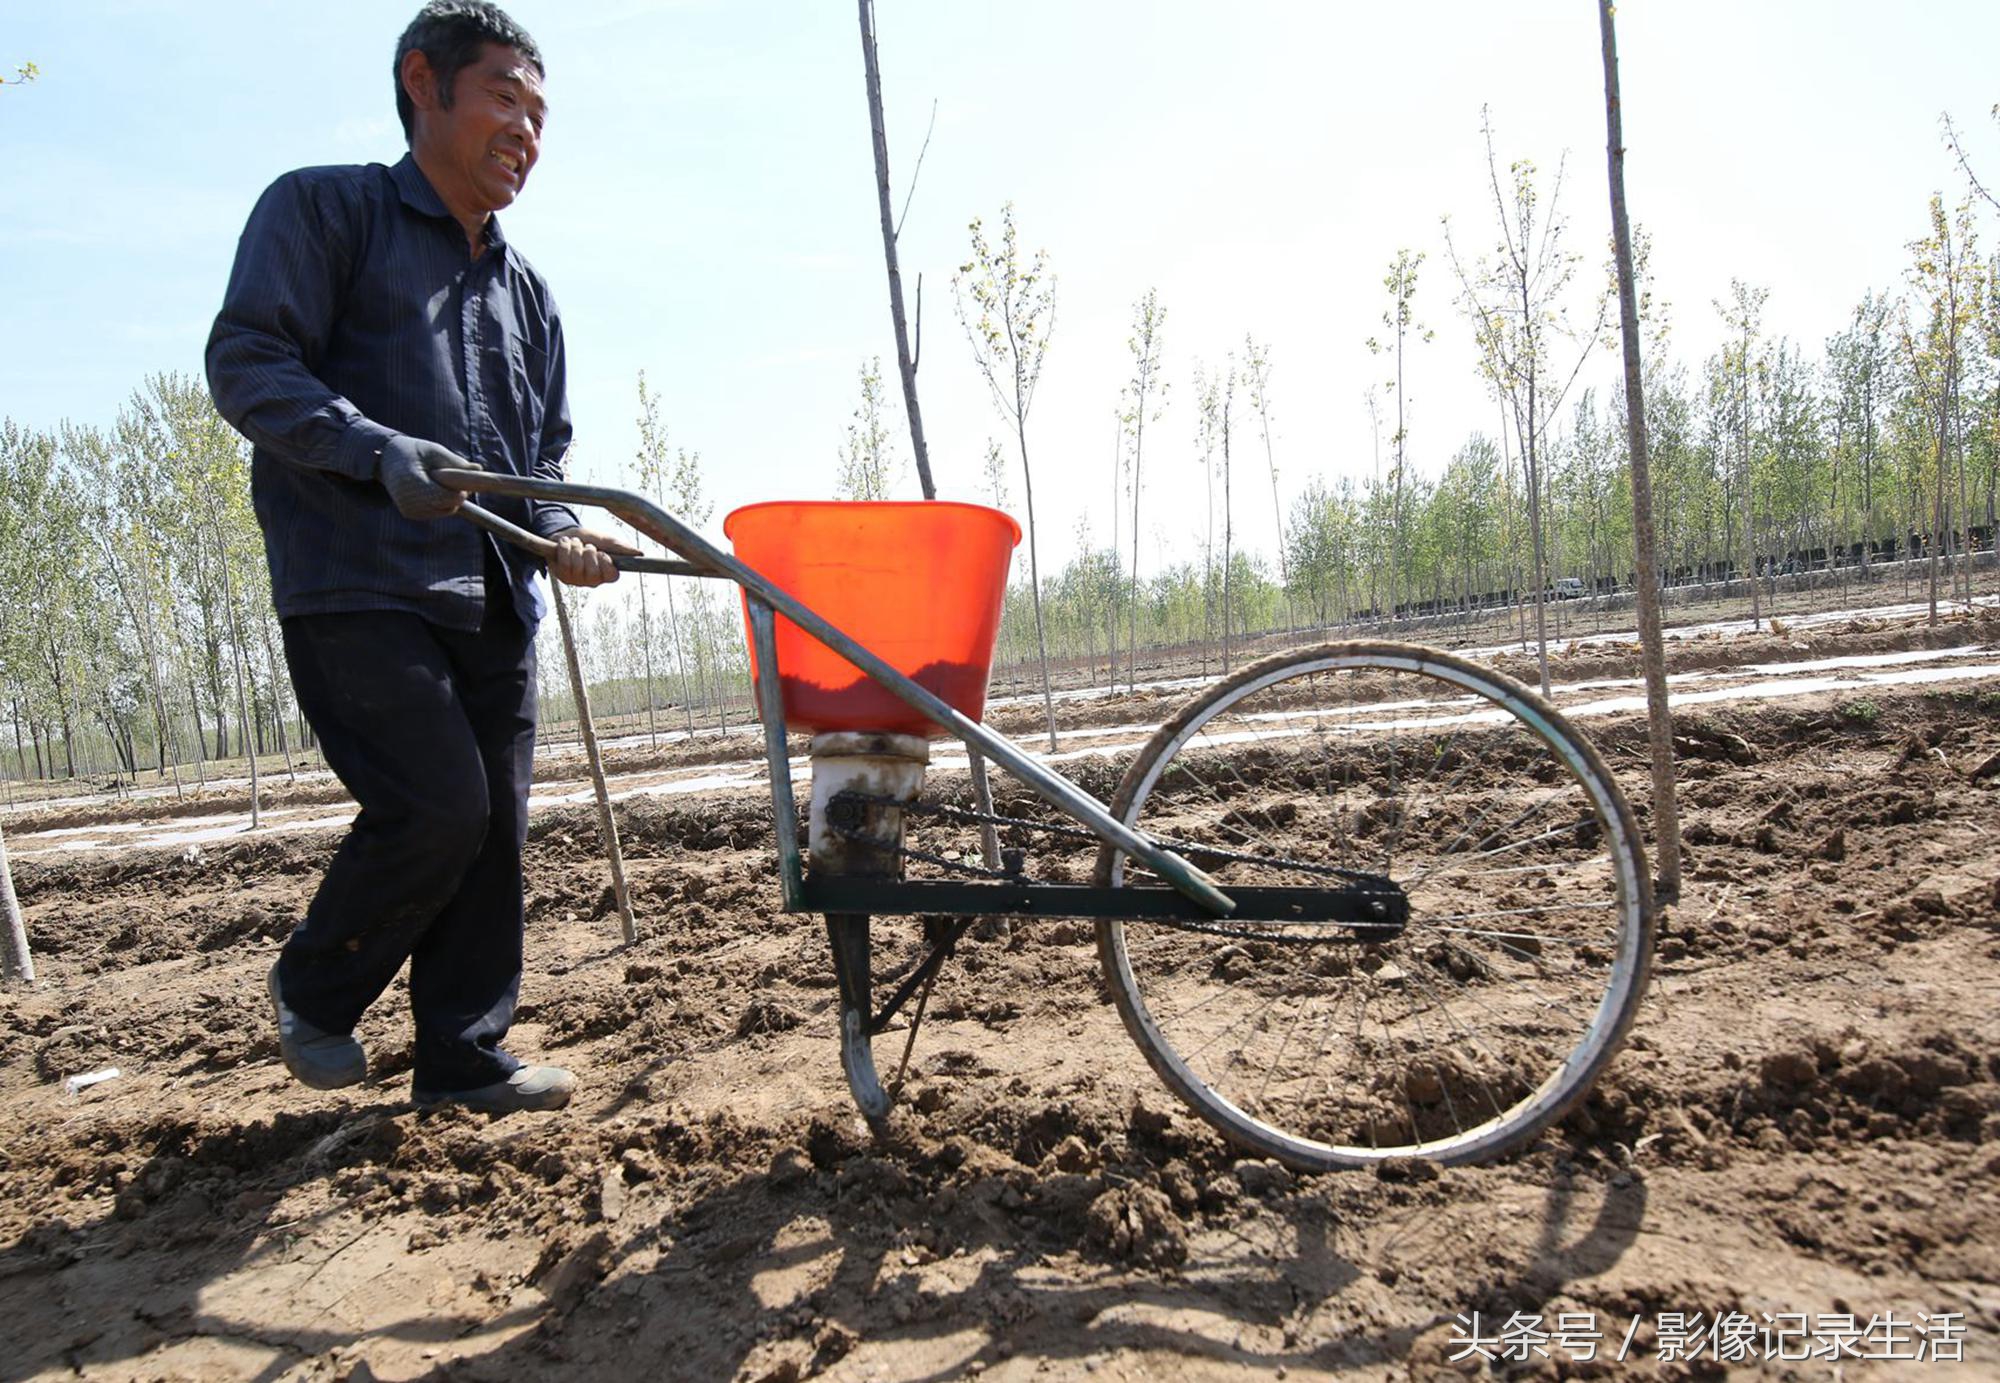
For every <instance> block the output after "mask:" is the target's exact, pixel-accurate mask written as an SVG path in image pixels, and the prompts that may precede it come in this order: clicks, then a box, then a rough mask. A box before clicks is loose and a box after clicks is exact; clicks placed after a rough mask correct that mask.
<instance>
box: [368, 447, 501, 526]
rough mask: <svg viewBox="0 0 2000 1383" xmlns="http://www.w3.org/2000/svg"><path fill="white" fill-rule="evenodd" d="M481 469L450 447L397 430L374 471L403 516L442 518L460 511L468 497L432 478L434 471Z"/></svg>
mask: <svg viewBox="0 0 2000 1383" xmlns="http://www.w3.org/2000/svg"><path fill="white" fill-rule="evenodd" d="M479 469H481V467H480V465H479V463H478V462H476V461H468V460H466V459H465V458H464V457H463V456H460V455H459V454H458V453H457V452H455V451H452V450H451V449H450V448H449V447H441V446H439V445H438V444H437V443H436V442H426V441H425V440H424V439H423V438H421V437H406V436H404V435H403V434H401V433H398V434H397V435H396V436H394V437H392V438H390V439H389V440H388V441H387V442H386V443H384V444H383V446H382V456H381V459H380V460H379V461H378V462H376V467H375V473H376V474H377V475H378V476H380V477H381V480H382V488H383V489H385V490H387V491H388V492H389V498H390V499H391V500H392V501H394V503H395V505H396V510H397V512H398V513H400V514H401V515H402V516H403V517H404V518H406V519H442V518H446V517H449V516H450V515H452V514H455V513H457V512H458V506H459V505H461V504H463V503H465V496H464V495H462V494H460V493H459V492H458V491H456V490H447V489H446V488H445V487H444V486H442V485H440V484H438V483H437V482H436V481H435V480H432V479H431V472H432V471H476V470H479Z"/></svg>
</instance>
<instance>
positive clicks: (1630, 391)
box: [1597, 0, 1681, 902]
mask: <svg viewBox="0 0 2000 1383" xmlns="http://www.w3.org/2000/svg"><path fill="white" fill-rule="evenodd" d="M1611 12H1612V0H1598V5H1597V16H1598V27H1599V28H1600V29H1601V30H1602V33H1603V46H1604V111H1605V127H1606V129H1605V132H1606V140H1605V148H1606V154H1607V161H1608V163H1609V172H1610V181H1611V235H1612V243H1613V246H1614V248H1615V251H1616V254H1617V257H1618V320H1619V336H1620V337H1621V339H1622V341H1623V344H1624V348H1625V432H1626V439H1627V444H1628V446H1629V448H1630V453H1631V455H1630V460H1631V468H1632V547H1633V554H1632V555H1633V565H1634V567H1635V569H1636V571H1635V576H1636V580H1637V584H1638V587H1639V590H1638V605H1639V650H1640V660H1641V663H1642V664H1643V667H1644V673H1645V679H1646V720H1647V731H1648V740H1649V742H1650V745H1651V748H1652V761H1653V837H1654V850H1655V857H1654V861H1653V863H1654V868H1655V871H1656V879H1657V882H1656V883H1655V885H1654V896H1655V897H1656V898H1657V899H1659V900H1661V901H1664V902H1673V901H1676V900H1677V899H1678V898H1679V897H1680V890H1681V831H1680V811H1679V808H1678V806H1677V804H1676V799H1675V793H1674V737H1673V717H1672V713H1671V712H1670V711H1669V710H1668V707H1667V674H1666V654H1665V649H1664V645H1663V643H1662V640H1661V634H1660V581H1659V560H1658V558H1657V556H1656V554H1655V550H1654V537H1653V480H1652V470H1651V463H1650V458H1649V457H1648V456H1647V454H1646V401H1645V392H1644V391H1645V381H1644V371H1643V369H1642V367H1641V360H1640V353H1639V306H1638V293H1637V289H1636V287H1635V285H1634V283H1633V274H1632V226H1631V222H1630V220H1629V218H1628V216H1627V213H1626V207H1625V139H1624V133H1623V125H1624V119H1623V114H1624V113H1623V111H1622V110H1621V108H1620V101H1619V96H1618V39H1617V34H1616V32H1615V31H1614V29H1613V26H1612V13H1611Z"/></svg>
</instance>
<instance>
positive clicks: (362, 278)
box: [208, 0, 632, 1112]
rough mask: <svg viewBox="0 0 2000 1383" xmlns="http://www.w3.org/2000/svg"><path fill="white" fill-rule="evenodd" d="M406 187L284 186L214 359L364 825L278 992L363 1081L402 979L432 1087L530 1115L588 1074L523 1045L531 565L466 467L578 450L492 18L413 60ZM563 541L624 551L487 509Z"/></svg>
mask: <svg viewBox="0 0 2000 1383" xmlns="http://www.w3.org/2000/svg"><path fill="white" fill-rule="evenodd" d="M395 78H396V108H397V113H398V114H399V115H400V116H401V117H402V122H403V132H404V136H405V138H406V139H407V141H408V143H409V152H408V154H407V155H405V157H404V158H403V159H402V161H401V162H399V163H397V164H396V165H395V166H394V167H384V166H383V165H381V164H369V165H366V166H350V167H330V168H307V169H302V170H300V171H298V172H294V173H288V174H286V175H285V176H284V177H282V178H280V179H278V181H277V182H276V183H274V184H272V186H271V187H270V189H269V190H268V191H266V192H265V193H264V195H263V197H262V199H261V200H259V202H258V203H257V207H256V209H255V210H254V211H253V212H252V213H251V215H250V220H249V223H248V225H247V226H246V227H245V229H244V232H243V238H242V240H241V242H240V243H239V245H238V247H237V252H236V264H235V268H234V269H233V271H232V272H231V274H230V278H229V288H228V291H227V293H226V295H225V297H224V300H223V305H222V311H221V313H220V314H219V315H218V316H217V318H216V321H215V328H214V331H213V332H212V333H211V335H210V337H209V342H208V379H209V387H210V389H211V391H212V392H213V393H214V395H215V403H216V407H217V408H218V409H219V410H220V411H221V413H222V415H223V416H224V417H225V418H227V419H228V420H229V421H230V422H231V423H233V424H234V425H235V426H236V427H237V428H238V429H239V430H240V431H241V432H242V433H243V434H244V435H245V436H247V437H248V438H249V439H250V440H251V442H252V443H253V445H254V451H253V458H252V465H251V491H252V497H253V499H254V501H255V505H256V511H257V519H258V523H259V524H260V526H261V527H262V528H263V531H264V549H265V554H266V556H267V558H268V559H269V562H270V567H271V587H272V593H273V596H274V599H275V601H276V606H277V612H278V616H279V618H280V620H281V622H282V627H283V630H284V642H285V660H286V663H287V664H288V665H289V667H290V669H291V674H292V685H293V687H294V689H295V690H296V691H297V693H298V698H299V705H300V707H301V709H302V710H303V711H304V712H305V715H306V719H307V720H308V721H309V722H310V723H311V725H312V727H313V730H314V732H315V733H316V734H317V735H318V736H319V740H320V744H321V746H322V748H323V749H324V751H325V754H326V758H327V762H328V763H329V764H330V765H331V766H332V767H333V770H334V772H335V773H337V774H338V775H339V776H340V780H341V782H342V783H344V784H345V785H346V786H347V788H348V790H349V791H350V792H352V793H353V794H354V798H355V800H356V801H357V802H358V803H360V806H361V812H360V814H359V815H358V816H357V817H356V818H355V821H354V825H353V828H352V829H351V831H350V832H349V834H348V836H347V838H346V839H345V840H344V841H343V842H342V843H341V845H340V848H339V850H338V851H337V852H336V854H335V855H334V858H333V862H332V864H330V865H329V866H328V868H327V872H326V877H325V878H324V879H323V880H322V881H321V883H320V887H319V891H318V892H317V893H316V894H315V895H314V897H313V900H312V904H311V906H310V907H309V908H308V909H307V911H306V915H305V920H304V921H303V922H301V923H300V924H299V926H298V928H297V930H295V931H294V932H293V933H292V936H291V938H290V939H289V940H288V941H287V942H286V944H285V947H284V950H283V952H282V953H281V954H280V956H279V958H278V962H277V964H276V965H274V966H273V967H272V970H271V974H270V982H269V983H270V993H271V1001H272V1004H273V1007H274V1008H275V1010H276V1013H277V1019H278V1028H279V1046H280V1050H281V1052H282V1053H283V1056H284V1061H285V1065H286V1067H287V1068H288V1069H289V1070H290V1071H291V1073H292V1074H293V1075H294V1076H296V1077H297V1078H298V1079H299V1080H301V1081H303V1082H304V1083H305V1084H307V1085H309V1086H312V1087H313V1088H314V1089H321V1090H326V1089H334V1088H338V1087H341V1086H346V1085H352V1084H354V1083H356V1082H358V1081H360V1080H362V1079H363V1078H365V1076H366V1075H367V1058H366V1055H365V1054H364V1053H363V1051H362V1049H361V1045H360V1043H359V1042H357V1041H356V1040H355V1038H354V1036H353V1030H354V1025H355V1023H356V1022H357V1021H358V1020H359V1019H360V1017H361V1014H362V1011H363V1010H364V1009H366V1008H367V1007H368V1005H369V1004H370V1003H372V1002H373V1001H374V1000H375V999H376V998H377V997H379V996H380V995H381V993H382V991H383V990H384V989H386V988H387V987H388V985H389V982H390V981H391V980H392V979H393V978H394V977H395V975H396V973H397V971H398V970H399V969H400V968H401V967H402V965H403V963H404V961H405V960H407V961H408V962H409V965H410V1007H411V1011H412V1014H413V1016H414V1018H415V1022H416V1034H417V1036H416V1061H415V1071H414V1073H413V1076H412V1081H411V1087H412V1094H413V1096H414V1098H415V1100H416V1102H417V1103H418V1104H419V1105H430V1104H437V1103H444V1102H451V1103H458V1104H464V1105H469V1106H472V1107H474V1108H479V1109H486V1110H494V1111H501V1112H504V1111H509V1110H516V1109H552V1108H557V1107H560V1106H561V1105H564V1104H566V1103H568V1101H569V1097H570V1093H571V1091H572V1090H573V1089H574V1087H575V1080H574V1078H573V1077H572V1076H571V1075H570V1073H569V1072H567V1071H564V1070H562V1069H560V1068H558V1067H553V1066H526V1065H523V1064H522V1063H521V1062H519V1061H518V1060H516V1059H515V1058H514V1057H513V1056H510V1055H509V1054H508V1053H507V1052H506V1051H505V1050H503V1049H502V1047H501V1046H500V1042H501V1039H502V1038H503V1037H505V1035H506V1033H507V1028H508V1025H509V1024H510V1023H511V1022H512V1019H513V1014H514V1005H515V1002H516V1000H517V998H518V997H519V993H520V981H521V939H522V930H523V922H524V909H523V905H522V890H521V850H522V846H523V844H524V842H525V841H526V838H527V804H528V784H529V779H530V770H531V758H532V755H533V752H534V740H535V659H534V632H535V625H536V623H537V621H538V620H539V619H540V617H541V613H542V605H541V598H540V595H539V593H538V592H537V591H536V589H535V586H534V573H535V570H536V568H537V567H538V565H539V564H538V563H536V562H534V561H533V560H532V559H531V558H529V557H528V556H526V555H525V554H523V553H522V552H520V551H519V550H517V549H514V548H512V547H511V546H507V545H504V544H496V543H495V542H494V541H493V540H492V539H491V538H489V537H487V536H486V535H485V534H484V533H482V532H481V531H479V530H478V529H475V528H473V527H472V526H471V525H470V524H468V523H465V522H463V521H462V520H459V519H457V518H454V517H452V516H453V514H454V511H456V510H457V509H458V507H459V505H460V504H461V503H462V502H463V497H462V496H461V495H459V494H458V493H456V492H454V491H452V490H449V489H446V488H445V487H443V486H441V485H439V484H438V483H437V482H436V481H435V480H433V479H432V473H433V472H435V471H437V470H439V469H443V468H448V467H467V466H472V467H474V468H479V467H483V468H485V469H488V470H495V471H508V472H512V473H515V474H522V475H539V476H548V477H560V476H561V474H562V466H563V454H564V452H565V451H566V450H567V449H568V447H569V443H570V418H569V405H568V401H567V398H566V395H565V375H564V372H565V362H564V354H563V335H562V327H561V323H560V321H559V319H558V317H557V314H556V309H555V305H554V303H553V301H552V300H551V299H550V297H549V291H548V286H547V285H546V284H545V283H544V282H543V281H542V278H541V276H540V275H539V274H537V273H536V272H535V271H534V270H533V269H532V268H530V267H529V265H528V262H527V261H526V260H525V259H523V258H522V257H521V254H520V252H519V251H518V250H516V249H515V248H514V247H513V246H512V245H510V244H509V243H508V242H507V240H506V238H505V237H504V236H503V235H502V234H501V231H500V223H499V222H498V221H497V220H496V219H494V213H495V212H497V211H499V210H501V209H502V208H505V207H507V206H509V205H511V204H512V203H513V201H514V198H515V197H516V196H518V195H519V193H520V191H521V188H522V186H523V184H525V183H526V181H527V178H528V174H529V173H530V171H532V170H533V168H534V166H535V161H536V159H537V157H538V156H539V154H540V152H541V139H542V123H543V120H544V118H545V116H546V110H547V107H546V103H545V100H544V97H543V92H542V79H543V67H542V58H541V53H540V51H539V50H538V49H537V48H536V46H535V43H534V40H533V39H531V38H530V37H529V36H528V35H527V33H526V32H524V31H523V30H522V29H521V28H520V27H519V26H518V25H516V24H515V23H514V22H513V21H512V20H511V19H509V18H508V17H507V15H506V14H504V13H502V12H501V11H500V10H499V9H498V8H497V7H496V6H494V5H492V4H489V3H485V0H431V3H429V4H426V5H425V6H424V8H423V9H422V11H420V12H419V13H418V15H417V17H416V19H415V20H414V21H412V23H411V24H410V26H409V28H408V29H407V30H405V32H404V34H403V37H402V41H401V42H400V43H399V44H398V45H397V49H396V62H395ZM487 503H488V504H489V506H490V507H491V508H492V509H494V510H496V511H497V512H499V513H501V514H503V515H505V516H506V517H508V518H511V519H513V520H514V521H515V522H516V523H518V524H520V525H522V526H523V527H525V528H528V529H530V530H531V531H533V532H535V533H538V534H540V535H542V536H543V537H546V538H550V539H553V540H554V541H555V542H556V544H557V549H556V557H555V559H554V562H553V567H554V575H555V576H556V577H557V578H558V579H560V580H562V581H565V582H568V583H570V584H572V585H579V586H594V585H598V584H600V583H602V582H606V581H611V580H615V579H616V578H617V570H616V568H615V567H614V566H613V565H612V562H611V558H610V557H609V556H608V555H607V553H611V552H629V551H631V550H632V549H630V548H628V547H625V546H624V545H623V544H620V543H618V542H617V541H616V540H614V539H611V538H608V537H605V536H603V535H600V534H597V533H593V532H590V531H588V530H586V529H584V528H581V527H579V526H578V524H577V520H576V516H575V515H574V514H573V513H572V512H570V511H569V510H568V509H567V508H565V507H563V506H561V505H556V504H544V503H535V502H527V501H521V500H507V499H500V498H491V499H489V500H488V501H487Z"/></svg>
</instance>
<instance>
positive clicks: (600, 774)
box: [549, 581, 639, 946]
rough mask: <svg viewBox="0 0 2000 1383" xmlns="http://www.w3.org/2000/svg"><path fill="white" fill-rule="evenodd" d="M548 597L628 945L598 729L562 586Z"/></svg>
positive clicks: (631, 930)
mask: <svg viewBox="0 0 2000 1383" xmlns="http://www.w3.org/2000/svg"><path fill="white" fill-rule="evenodd" d="M549 596H550V598H551V600H552V601H553V602H554V604H555V607H556V623H557V624H559V625H561V626H562V643H563V659H564V661H565V662H567V663H568V664H569V688H570V694H571V695H572V696H573V697H575V698H576V723H577V726H578V728H579V729H580V731H581V733H582V735H583V754H584V758H585V760H586V761H587V762H588V763H589V765H590V784H591V787H592V788H593V789H594V791H595V792H596V795H597V824H598V828H599V830H601V831H602V832H603V834H604V854H605V858H607V859H608V860H609V861H610V862H611V898H612V901H613V902H614V903H616V904H617V907H618V927H619V931H620V932H621V933H622V934H623V936H624V938H625V944H626V945H628V946H629V945H631V944H632V943H633V942H635V941H637V940H638V939H639V924H638V923H637V922H636V921H634V920H633V917H632V895H631V893H630V891H629V890H627V888H626V887H625V855H624V852H623V851H621V850H620V849H619V848H618V821H617V819H616V818H615V817H613V816H612V814H611V789H610V788H609V787H608V786H607V785H606V784H605V781H604V758H603V756H602V755H601V754H599V753H598V749H597V729H596V727H595V726H593V725H592V724H591V722H590V692H589V690H588V689H587V688H586V687H585V686H584V684H583V666H582V664H580V663H579V662H578V661H577V657H576V635H575V633H574V631H572V629H571V628H570V622H569V602H568V601H567V600H565V599H564V598H563V593H562V587H561V586H559V585H557V584H556V583H555V582H553V581H551V582H550V583H549Z"/></svg>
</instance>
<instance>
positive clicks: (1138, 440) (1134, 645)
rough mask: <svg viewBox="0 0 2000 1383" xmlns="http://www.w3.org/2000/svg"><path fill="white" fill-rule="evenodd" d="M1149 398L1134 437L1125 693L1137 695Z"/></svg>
mask: <svg viewBox="0 0 2000 1383" xmlns="http://www.w3.org/2000/svg"><path fill="white" fill-rule="evenodd" d="M1145 448H1146V396H1145V395H1144V394H1141V395H1139V412H1138V424H1137V427H1136V428H1135V429H1134V431H1133V434H1132V592H1131V601H1132V604H1131V607H1130V608H1129V609H1127V610H1126V612H1125V689H1126V690H1127V691H1136V690H1137V689H1138V680H1137V679H1138V676H1139V465H1140V463H1141V462H1142V461H1143V460H1144V459H1145Z"/></svg>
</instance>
